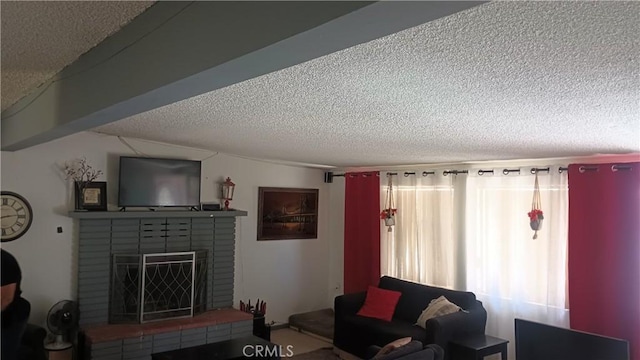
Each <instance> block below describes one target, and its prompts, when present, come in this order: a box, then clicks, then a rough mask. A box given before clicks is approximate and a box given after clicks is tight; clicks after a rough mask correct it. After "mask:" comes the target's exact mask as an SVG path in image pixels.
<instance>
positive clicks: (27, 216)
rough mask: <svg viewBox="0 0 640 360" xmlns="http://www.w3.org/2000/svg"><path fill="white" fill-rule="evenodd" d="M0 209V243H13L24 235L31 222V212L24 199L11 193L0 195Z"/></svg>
mask: <svg viewBox="0 0 640 360" xmlns="http://www.w3.org/2000/svg"><path fill="white" fill-rule="evenodd" d="M0 199H1V204H2V208H1V211H0V216H1V217H2V237H1V238H0V239H1V240H2V242H7V241H13V240H15V239H17V238H19V237H20V236H22V235H24V234H25V233H26V232H27V230H29V227H30V226H31V222H32V221H33V210H32V209H31V205H29V202H28V201H27V199H25V198H24V197H22V196H20V195H18V194H16V193H14V192H11V191H2V192H1V194H0Z"/></svg>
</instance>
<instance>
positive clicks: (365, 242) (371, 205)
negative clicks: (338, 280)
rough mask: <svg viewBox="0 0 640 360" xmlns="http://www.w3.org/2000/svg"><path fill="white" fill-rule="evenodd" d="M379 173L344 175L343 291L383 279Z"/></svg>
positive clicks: (373, 283) (349, 291)
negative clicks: (381, 270)
mask: <svg viewBox="0 0 640 360" xmlns="http://www.w3.org/2000/svg"><path fill="white" fill-rule="evenodd" d="M380 211H381V209H380V175H379V173H378V172H368V173H347V174H345V201H344V292H345V294H348V293H353V292H359V291H365V290H367V287H368V286H369V285H377V284H378V282H379V281H380Z"/></svg>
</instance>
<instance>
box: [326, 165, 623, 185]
mask: <svg viewBox="0 0 640 360" xmlns="http://www.w3.org/2000/svg"><path fill="white" fill-rule="evenodd" d="M614 166H615V165H614ZM617 169H622V170H626V168H623V166H618V168H616V170H617ZM567 170H569V168H568V167H562V166H561V167H559V168H558V173H560V174H562V173H563V172H565V171H567ZM589 170H591V168H589V169H587V170H586V171H589ZM530 171H531V174H536V173H538V172H547V173H548V172H549V171H550V168H549V167H545V168H538V167H533V168H531V170H530ZM583 171H584V170H583ZM512 172H517V173H520V169H519V168H518V169H507V168H505V169H503V170H502V173H503V174H504V175H508V174H510V173H512ZM468 173H469V170H444V171H443V172H442V175H444V176H447V175H457V174H468ZM493 173H494V170H484V169H479V170H478V175H481V176H482V175H484V174H493ZM402 174H403V175H404V177H408V176H409V175H416V172H415V171H405V172H404V173H402ZM420 174H421V175H422V176H428V175H435V174H436V172H435V171H422V172H421V173H420ZM345 175H346V173H341V174H336V173H334V172H333V171H327V172H325V173H324V182H325V183H332V182H333V178H334V177H345ZM396 175H398V173H397V172H387V176H396Z"/></svg>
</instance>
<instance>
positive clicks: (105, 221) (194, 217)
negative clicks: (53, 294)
mask: <svg viewBox="0 0 640 360" xmlns="http://www.w3.org/2000/svg"><path fill="white" fill-rule="evenodd" d="M246 214H247V213H246V212H245V211H127V212H71V213H69V216H70V217H72V218H76V219H78V220H77V229H78V231H77V233H78V239H79V245H78V303H79V306H80V327H81V339H83V342H84V345H85V346H84V350H83V353H84V359H87V360H88V359H91V360H115V359H117V360H129V359H131V360H150V359H151V354H152V353H156V352H162V351H168V350H174V349H179V348H186V347H191V346H196V345H202V344H207V343H214V342H219V341H224V340H228V339H233V338H239V337H244V336H248V335H251V333H252V329H253V317H252V316H251V315H250V314H247V313H244V312H241V311H239V310H235V309H233V308H232V305H233V273H234V248H235V224H236V217H237V216H246ZM194 250H206V251H207V257H208V259H207V263H208V269H207V270H208V271H207V281H206V286H207V288H206V298H207V311H206V312H204V313H202V314H199V315H196V316H194V317H190V318H182V319H172V320H162V321H155V322H148V323H144V324H109V323H108V319H109V286H110V282H111V278H110V276H111V273H110V269H111V261H112V260H111V259H112V255H113V254H148V253H162V252H181V251H194Z"/></svg>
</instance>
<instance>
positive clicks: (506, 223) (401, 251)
mask: <svg viewBox="0 0 640 360" xmlns="http://www.w3.org/2000/svg"><path fill="white" fill-rule="evenodd" d="M528 170H529V169H526V173H525V169H522V173H521V174H518V175H516V174H512V175H502V169H495V170H494V175H488V174H485V175H482V176H480V175H478V174H477V170H474V171H472V170H470V171H469V175H457V176H456V175H449V176H443V175H442V172H439V173H436V174H435V175H428V176H422V174H421V173H422V171H415V175H409V176H407V177H405V176H403V174H404V173H403V172H398V176H394V177H393V180H394V189H395V193H394V197H395V206H396V208H397V209H398V213H397V215H396V225H395V226H394V228H393V231H392V232H387V227H386V226H384V223H383V222H382V221H381V230H380V231H381V272H382V274H383V275H390V276H394V277H398V278H402V279H406V280H411V281H416V282H419V283H423V284H428V285H434V286H441V287H447V288H452V289H457V290H467V291H472V292H474V293H475V294H476V296H477V298H478V299H479V300H480V301H482V302H483V304H484V307H485V308H486V309H487V313H488V320H487V329H486V333H487V334H489V335H494V336H498V337H501V338H505V339H508V340H510V343H509V346H510V349H509V358H510V359H513V358H514V356H515V351H514V344H515V338H514V321H513V319H514V318H516V317H520V318H525V319H528V320H533V321H539V322H543V323H547V324H552V325H558V326H565V327H568V325H569V315H568V314H569V313H568V310H567V309H566V298H565V294H566V272H567V270H566V269H567V236H568V234H567V232H568V187H567V175H566V172H564V173H562V174H560V173H559V172H558V168H557V167H551V168H550V171H549V172H548V173H547V172H541V173H539V175H538V176H539V183H540V191H541V200H542V210H543V211H544V217H545V218H544V223H543V227H542V230H541V231H539V232H538V238H537V239H536V240H533V239H532V237H533V231H532V230H531V228H530V227H529V218H528V216H527V212H529V211H530V210H531V200H532V197H533V186H534V175H531V174H530V173H529V172H528ZM380 178H381V186H380V188H381V190H380V191H381V192H380V201H381V209H382V208H384V207H385V204H384V201H385V198H386V189H387V186H386V185H387V178H386V177H385V176H380Z"/></svg>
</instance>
